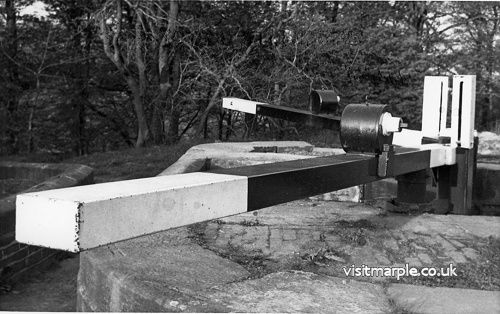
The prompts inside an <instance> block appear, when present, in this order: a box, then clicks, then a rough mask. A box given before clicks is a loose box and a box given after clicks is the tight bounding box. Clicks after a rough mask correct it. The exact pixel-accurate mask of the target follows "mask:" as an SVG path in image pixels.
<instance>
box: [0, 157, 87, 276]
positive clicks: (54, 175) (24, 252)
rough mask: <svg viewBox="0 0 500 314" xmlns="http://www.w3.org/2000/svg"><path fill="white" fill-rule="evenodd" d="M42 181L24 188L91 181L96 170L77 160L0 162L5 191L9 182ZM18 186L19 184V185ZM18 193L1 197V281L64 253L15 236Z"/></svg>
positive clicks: (29, 189)
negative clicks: (32, 243)
mask: <svg viewBox="0 0 500 314" xmlns="http://www.w3.org/2000/svg"><path fill="white" fill-rule="evenodd" d="M16 180H17V181H18V182H22V181H24V184H26V182H34V183H36V182H40V183H38V184H36V185H34V186H32V187H30V188H27V189H25V186H23V184H21V185H20V186H21V188H20V189H21V191H11V190H10V192H15V193H28V192H36V191H43V190H49V189H57V188H64V187H71V186H77V185H85V184H91V183H93V182H94V176H93V170H92V168H90V167H87V166H84V165H75V164H40V163H36V164H35V163H20V162H0V187H1V188H2V192H3V193H2V194H5V192H6V190H9V189H8V187H7V185H11V184H14V183H15V182H16ZM17 188H19V186H18V187H17ZM15 210H16V195H15V194H14V195H10V196H7V197H4V198H2V199H0V282H2V281H8V280H11V279H14V278H16V277H19V276H21V275H22V274H24V273H25V272H26V270H28V269H31V268H33V267H39V266H42V265H44V264H45V263H49V262H50V261H51V260H52V258H54V257H55V256H57V255H58V254H60V253H61V251H58V250H51V249H46V248H42V247H38V246H31V245H25V244H21V243H18V242H17V241H16V240H15V224H16V221H15V219H16V215H15Z"/></svg>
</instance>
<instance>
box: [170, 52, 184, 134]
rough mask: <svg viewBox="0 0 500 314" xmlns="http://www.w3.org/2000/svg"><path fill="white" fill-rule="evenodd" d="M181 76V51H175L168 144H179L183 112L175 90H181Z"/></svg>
mask: <svg viewBox="0 0 500 314" xmlns="http://www.w3.org/2000/svg"><path fill="white" fill-rule="evenodd" d="M180 76H181V53H180V51H179V49H177V50H176V51H175V54H174V62H173V64H172V90H171V91H170V97H169V98H170V115H169V117H168V119H169V123H168V130H167V144H172V143H175V142H177V140H178V139H179V119H180V116H181V110H180V108H179V106H178V105H177V99H176V98H175V97H174V94H175V92H174V90H177V89H178V88H179V84H180Z"/></svg>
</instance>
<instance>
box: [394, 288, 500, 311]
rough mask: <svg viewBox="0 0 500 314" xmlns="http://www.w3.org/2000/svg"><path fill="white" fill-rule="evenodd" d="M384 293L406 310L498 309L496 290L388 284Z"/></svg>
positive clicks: (499, 295) (497, 293) (498, 302)
mask: <svg viewBox="0 0 500 314" xmlns="http://www.w3.org/2000/svg"><path fill="white" fill-rule="evenodd" d="M387 294H388V296H389V297H390V298H391V299H392V300H393V302H395V304H396V306H397V307H398V308H399V309H401V310H404V311H407V312H410V313H426V314H446V313H450V314H462V313H463V314H470V313H482V314H488V313H491V314H498V313H500V291H481V290H473V289H452V288H441V287H440V288H430V287H424V286H414V285H405V284H392V285H390V286H389V287H388V289H387Z"/></svg>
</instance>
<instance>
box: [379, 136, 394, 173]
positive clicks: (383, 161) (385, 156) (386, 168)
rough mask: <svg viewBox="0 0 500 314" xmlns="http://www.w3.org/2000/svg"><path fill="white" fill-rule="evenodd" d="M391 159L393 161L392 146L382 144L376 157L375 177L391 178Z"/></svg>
mask: <svg viewBox="0 0 500 314" xmlns="http://www.w3.org/2000/svg"><path fill="white" fill-rule="evenodd" d="M393 159H394V145H390V144H384V147H383V150H382V153H381V154H380V155H378V162H377V177H379V178H387V177H392V176H393V173H394V167H393Z"/></svg>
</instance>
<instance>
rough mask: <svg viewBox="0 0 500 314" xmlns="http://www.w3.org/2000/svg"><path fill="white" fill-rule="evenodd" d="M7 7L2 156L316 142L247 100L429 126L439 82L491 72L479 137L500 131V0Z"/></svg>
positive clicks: (51, 0) (15, 2)
mask: <svg viewBox="0 0 500 314" xmlns="http://www.w3.org/2000/svg"><path fill="white" fill-rule="evenodd" d="M32 3H33V1H30V0H0V155H13V154H26V153H47V154H53V155H60V156H65V157H69V156H76V155H84V154H88V153H92V152H99V151H109V150H116V149H121V148H124V147H132V146H136V147H142V146H151V145H163V144H173V143H176V142H179V141H181V140H185V139H187V140H193V139H194V140H197V139H206V140H211V141H213V140H221V141H226V140H242V139H243V140H245V139H255V138H259V139H283V138H289V139H307V138H308V136H310V135H311V134H312V133H311V131H310V130H308V129H305V128H304V127H303V126H300V125H297V124H293V123H287V122H284V121H280V120H273V119H270V118H264V117H258V118H252V117H249V116H246V117H245V116H244V115H242V114H235V113H233V114H230V113H229V112H224V111H223V110H221V108H220V104H221V101H222V97H226V96H233V97H241V98H247V99H252V100H258V101H264V102H268V103H273V104H278V105H286V106H292V107H297V108H303V109H307V106H308V94H309V91H310V90H311V89H336V90H337V91H338V93H339V94H340V96H341V105H342V106H344V105H346V104H349V103H359V102H365V101H367V100H368V101H369V102H373V103H384V104H390V105H391V106H392V108H393V110H394V112H396V113H397V114H399V115H401V116H403V117H405V118H406V120H407V121H409V122H410V127H412V128H419V127H420V124H421V121H420V114H421V113H420V106H421V103H422V90H423V79H424V76H425V75H453V74H475V75H477V100H476V110H477V112H476V128H477V129H478V130H479V131H483V130H490V131H494V132H499V131H500V68H499V67H500V62H499V56H500V45H499V43H500V29H499V24H500V16H499V14H500V12H499V11H500V3H499V2H302V1H288V2H284V1H282V2H276V1H262V2H251V1H231V2H224V1H178V0H170V1H167V0H163V1H161V0H151V1H146V0H107V1H97V0H92V1H90V0H89V1H84V0H81V1H78V0H45V1H43V3H44V4H45V5H46V9H47V11H48V13H49V14H48V15H47V16H45V17H41V16H34V15H29V14H24V15H23V14H20V12H21V10H22V9H23V8H24V7H26V6H29V5H31V4H32Z"/></svg>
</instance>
